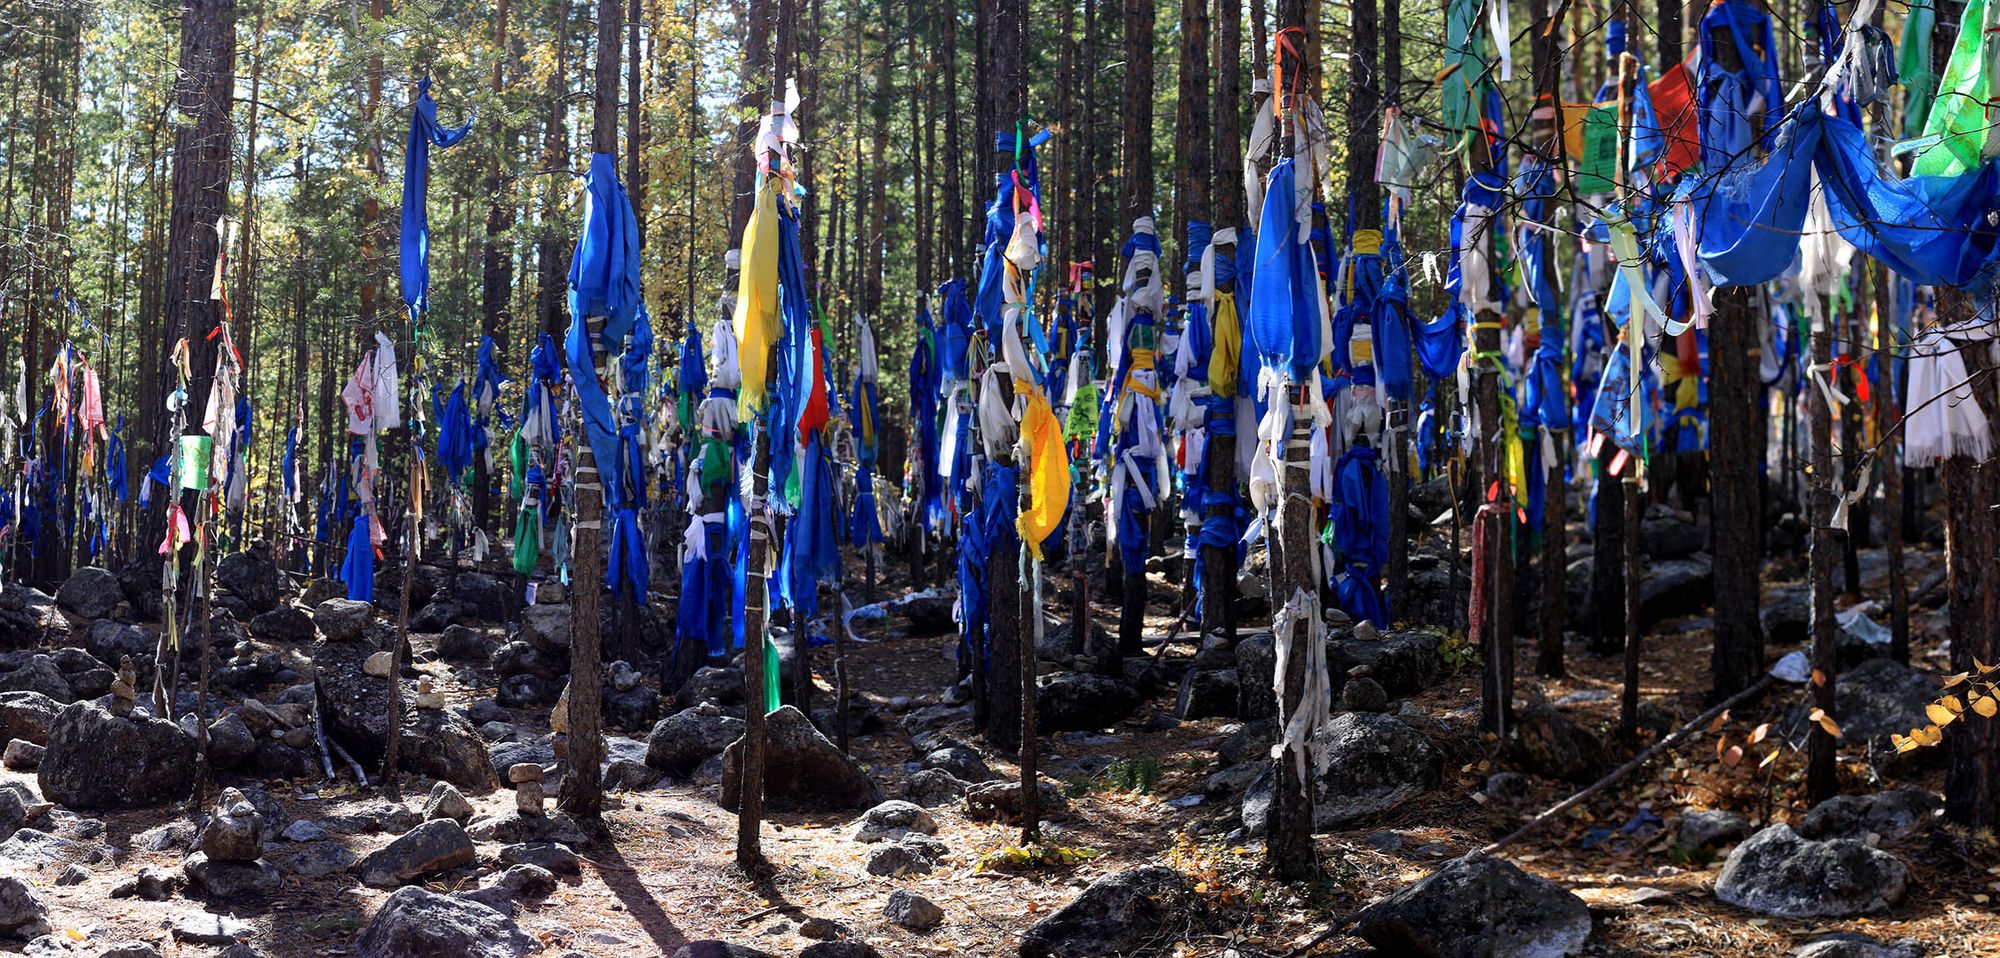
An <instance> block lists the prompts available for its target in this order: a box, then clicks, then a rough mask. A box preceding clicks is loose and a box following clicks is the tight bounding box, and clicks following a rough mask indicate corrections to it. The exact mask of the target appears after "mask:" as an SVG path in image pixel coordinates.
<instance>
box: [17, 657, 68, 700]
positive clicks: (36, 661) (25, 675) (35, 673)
mask: <svg viewBox="0 0 2000 958" xmlns="http://www.w3.org/2000/svg"><path fill="white" fill-rule="evenodd" d="M0 692H40V693H42V694H43V695H46V696H48V697H49V698H51V699H54V700H56V701H58V702H64V703H68V702H74V701H76V691H75V690H74V689H71V688H70V686H69V680H68V679H65V678H63V674H62V669H60V668H57V667H56V660H55V659H53V658H50V657H49V656H47V655H40V654H37V655H33V656H30V657H29V658H28V661H27V662H25V663H23V664H22V665H21V667H20V668H17V669H13V670H12V671H8V672H0Z"/></svg>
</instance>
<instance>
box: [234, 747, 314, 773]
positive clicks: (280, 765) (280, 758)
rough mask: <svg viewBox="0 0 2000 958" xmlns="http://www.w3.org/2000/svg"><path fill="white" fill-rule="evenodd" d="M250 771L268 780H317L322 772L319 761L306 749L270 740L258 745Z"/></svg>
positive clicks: (252, 756)
mask: <svg viewBox="0 0 2000 958" xmlns="http://www.w3.org/2000/svg"><path fill="white" fill-rule="evenodd" d="M248 769H249V770H250V771H251V772H253V773H255V774H257V775H258V776H260V777H263V778H267V779H272V778H276V779H301V778H317V777H319V775H320V774H321V772H322V769H321V768H320V765H319V760H318V759H317V758H315V757H314V756H312V755H309V754H307V753H306V751H305V750H304V749H299V748H293V747H292V746H290V745H286V744H284V743H283V742H273V741H270V740H269V739H266V740H264V741H260V742H258V743H257V751H256V752H254V753H252V754H251V756H250V763H249V765H248Z"/></svg>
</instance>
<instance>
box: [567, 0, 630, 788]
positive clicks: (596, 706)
mask: <svg viewBox="0 0 2000 958" xmlns="http://www.w3.org/2000/svg"><path fill="white" fill-rule="evenodd" d="M624 8H625V0H598V2H597V76H596V81H595V93H596V96H595V101H596V102H595V109H594V110H593V111H592V120H593V122H592V123H591V129H590V150H591V152H592V153H598V154H603V155H605V156H612V157H615V156H617V155H618V87H619V83H618V66H619V63H618V60H619V57H618V46H619V43H620V41H621V40H622V39H623V37H622V36H620V34H622V33H623V32H624V23H623V22H621V21H622V20H623V14H624ZM609 318H610V317H607V316H572V317H570V322H572V323H584V324H585V328H586V329H587V330H588V335H587V336H586V337H585V339H586V340H588V342H589V343H590V369H591V374H592V375H594V376H596V377H597V378H598V379H599V380H603V379H604V375H605V362H606V357H608V356H609V355H610V354H611V351H612V350H613V349H614V348H617V347H618V346H619V345H621V344H616V343H606V342H604V341H603V328H604V323H605V322H606V321H607V320H608V319H609ZM572 455H573V456H574V457H575V459H576V526H575V531H574V533H573V535H574V536H575V549H576V558H575V560H574V561H575V575H574V576H573V577H572V580H571V581H572V584H573V587H572V588H571V589H570V646H569V695H568V701H569V748H568V753H567V761H566V765H567V767H568V774H566V775H564V776H563V782H562V794H561V797H560V800H559V804H560V805H561V807H562V808H563V810H564V811H567V812H569V813H570V814H572V815H576V816H578V817H581V818H584V819H596V818H598V817H599V816H600V815H602V814H603V811H604V779H603V777H602V776H601V775H600V774H599V773H598V770H597V769H598V763H599V760H600V757H601V756H602V755H603V753H604V734H603V725H604V708H603V705H602V702H603V696H604V670H603V663H602V662H601V661H600V658H601V655H602V650H603V641H604V636H603V631H604V619H603V616H602V615H600V614H599V611H598V607H599V603H600V601H601V600H602V599H603V597H604V588H603V585H602V583H603V582H604V506H605V502H604V483H603V480H602V479H601V478H600V476H601V475H602V473H600V472H599V470H598V465H597V459H596V456H595V455H594V454H593V453H592V452H591V448H590V443H587V442H579V443H576V445H575V451H574V452H573V453H572ZM613 468H614V470H615V467H613Z"/></svg>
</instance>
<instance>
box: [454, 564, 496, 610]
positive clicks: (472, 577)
mask: <svg viewBox="0 0 2000 958" xmlns="http://www.w3.org/2000/svg"><path fill="white" fill-rule="evenodd" d="M507 592H508V589H507V587H506V586H505V585H502V584H501V582H500V580H499V579H496V578H494V577H493V576H490V575H487V574H486V573H484V572H461V573H459V574H458V575H456V576H453V577H452V580H451V599H452V601H453V602H456V603H458V605H459V608H461V609H463V610H464V612H465V614H466V615H467V616H469V617H471V618H475V619H479V620H482V621H486V622H498V621H500V620H502V619H504V618H506V617H507Z"/></svg>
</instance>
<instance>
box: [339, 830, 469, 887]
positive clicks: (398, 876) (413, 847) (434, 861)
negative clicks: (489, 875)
mask: <svg viewBox="0 0 2000 958" xmlns="http://www.w3.org/2000/svg"><path fill="white" fill-rule="evenodd" d="M476 858H477V854H476V852H475V851H474V849H473V847H472V839H471V838H470V837H468V836H467V835H466V833H465V829H464V828H461V827H459V824H458V823H457V822H455V821H452V820H451V819H449V818H439V819H433V820H431V821H428V822H425V823H423V824H422V825H418V826H417V827H415V828H413V829H410V831H409V832H408V833H406V834H404V835H402V836H401V837H399V838H397V839H396V840H395V841H393V842H390V843H389V844H388V845H386V846H384V847H382V848H381V849H379V850H377V851H376V852H375V853H373V854H371V855H369V856H368V857H367V858H364V859H362V860H361V865H360V872H361V881H362V883H363V884H366V885H369V886H372V887H375V888H394V887H396V886H397V885H401V884H404V883H405V882H409V881H411V880H413V879H417V878H421V877H423V876H425V875H433V874H436V873H438V872H441V871H447V870H449V869H453V868H459V867H462V866H465V865H470V864H472V863H473V861H474V860H475V859H476Z"/></svg>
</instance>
